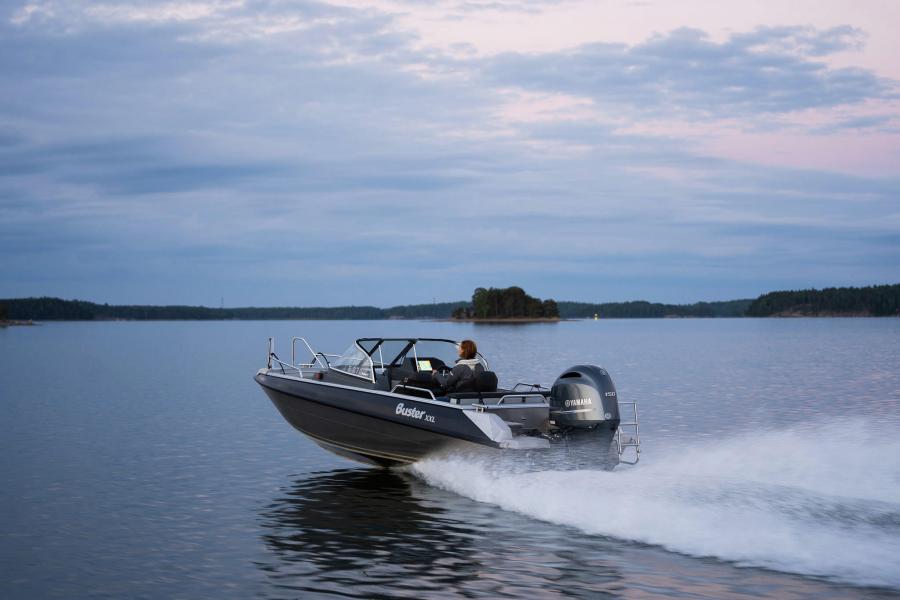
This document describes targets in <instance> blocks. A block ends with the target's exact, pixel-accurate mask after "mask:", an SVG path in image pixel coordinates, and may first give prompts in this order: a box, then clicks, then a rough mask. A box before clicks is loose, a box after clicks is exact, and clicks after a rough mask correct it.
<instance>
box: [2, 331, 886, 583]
mask: <svg viewBox="0 0 900 600" xmlns="http://www.w3.org/2000/svg"><path fill="white" fill-rule="evenodd" d="M269 335H274V336H275V337H276V338H277V340H278V342H280V345H279V354H280V355H281V356H282V357H284V356H286V355H289V354H290V349H289V345H288V343H289V339H290V336H292V335H303V336H306V337H307V338H309V339H310V341H311V342H312V343H313V344H314V345H315V346H316V348H317V349H318V350H322V351H326V352H340V351H342V350H343V349H344V348H345V347H346V346H347V345H349V343H350V342H351V341H352V340H353V339H354V338H356V337H363V336H429V337H449V338H454V339H462V338H465V337H471V338H473V339H475V340H476V341H477V342H478V343H479V346H480V349H481V351H482V353H483V354H484V355H485V356H486V357H487V358H488V360H489V361H490V363H491V367H492V368H493V369H494V370H495V371H497V372H498V374H499V376H500V382H501V385H511V384H513V383H515V382H517V381H527V382H542V383H545V384H549V383H552V381H553V380H554V379H555V378H556V376H557V375H558V374H560V373H561V372H562V371H563V370H564V369H565V368H567V367H569V366H571V365H574V364H578V363H594V364H598V365H601V366H603V367H605V368H607V369H608V370H609V371H610V373H611V375H612V376H613V379H614V381H615V382H616V385H617V387H618V391H619V395H620V397H621V398H622V399H623V400H636V401H638V403H639V409H640V416H641V434H642V440H643V442H644V443H643V455H642V460H641V462H640V464H639V465H638V466H636V467H629V468H623V467H620V468H618V469H617V470H616V471H613V472H599V471H549V470H547V471H540V472H533V473H524V474H523V473H513V472H503V471H501V470H499V469H498V468H497V467H496V464H492V462H491V461H490V460H489V459H478V460H476V459H472V458H471V457H469V458H458V459H454V458H449V459H444V460H440V461H437V460H432V461H426V462H424V463H421V464H418V465H415V466H414V467H412V468H407V469H406V470H403V471H379V470H374V469H369V468H366V467H363V466H358V465H356V464H355V463H351V462H348V461H345V460H343V459H340V458H337V457H334V456H332V455H330V454H328V453H326V452H325V451H323V450H321V449H319V448H318V447H317V446H315V445H314V444H313V443H311V442H309V441H308V440H306V439H305V438H304V437H303V436H301V435H300V434H298V433H296V432H295V431H294V430H293V429H292V428H291V427H290V426H289V425H287V423H285V422H284V421H283V420H282V419H281V417H280V415H279V414H278V413H277V412H276V410H275V408H274V407H273V406H272V405H271V403H270V402H269V401H268V400H267V399H266V397H265V395H264V394H263V393H262V391H261V390H260V389H258V387H257V385H256V384H255V383H254V382H253V380H252V376H253V374H254V373H255V371H256V370H257V369H258V368H259V367H261V366H263V365H264V362H265V351H266V350H265V339H266V337H267V336H269ZM0 409H2V418H0V451H2V456H3V460H2V462H0V481H2V487H0V598H4V599H13V598H107V597H108V598H207V597H210V598H211V597H216V598H221V597H235V598H250V597H255V598H337V597H340V598H346V597H351V598H423V597H427V598H456V597H468V598H479V597H484V598H498V597H512V598H518V597H521V598H541V599H545V598H546V599H554V598H598V597H610V598H617V597H624V598H668V597H686V598H703V597H706V598H751V597H754V598H758V597H777V598H887V597H900V319H796V320H776V319H760V320H750V319H746V320H741V319H735V320H729V319H722V320H621V321H586V322H565V323H559V324H551V325H527V326H484V325H482V326H478V325H471V324H455V323H434V322H414V321H410V322H406V321H372V322H360V321H353V322H348V321H340V322H321V321H320V322H297V321H293V322H186V323H181V322H164V323H125V322H123V323H53V324H47V325H43V326H40V327H30V328H26V327H14V328H8V329H5V330H2V329H0Z"/></svg>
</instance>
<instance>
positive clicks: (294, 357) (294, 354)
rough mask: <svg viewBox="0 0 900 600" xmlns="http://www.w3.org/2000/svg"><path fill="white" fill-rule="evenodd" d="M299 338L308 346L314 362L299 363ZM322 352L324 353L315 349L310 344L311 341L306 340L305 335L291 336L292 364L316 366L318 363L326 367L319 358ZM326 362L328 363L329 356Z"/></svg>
mask: <svg viewBox="0 0 900 600" xmlns="http://www.w3.org/2000/svg"><path fill="white" fill-rule="evenodd" d="M297 340H300V341H301V342H303V344H304V345H305V346H306V349H307V350H309V353H310V354H312V357H313V362H311V363H303V364H301V365H297ZM320 354H322V353H321V352H316V351H315V350H313V347H312V346H310V344H309V342H307V341H306V338H303V337H292V338H291V364H292V365H297V366H299V367H309V368H313V367H314V366H316V364H318V365H319V366H320V367H321V368H323V369H325V368H326V365H323V364H322V361H320V360H319V355H320ZM322 356H323V357H324V356H325V355H324V354H322ZM325 362H326V363H327V362H328V359H327V358H326V359H325Z"/></svg>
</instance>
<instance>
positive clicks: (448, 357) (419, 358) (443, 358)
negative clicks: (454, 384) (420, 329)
mask: <svg viewBox="0 0 900 600" xmlns="http://www.w3.org/2000/svg"><path fill="white" fill-rule="evenodd" d="M404 358H412V359H413V360H414V363H413V364H415V366H416V369H417V370H419V371H431V370H432V369H437V368H438V367H441V366H447V367H450V368H451V369H452V368H453V366H454V365H455V364H456V361H457V360H458V359H459V344H457V343H456V342H452V341H450V340H418V341H417V342H416V344H415V345H414V346H413V347H412V348H410V349H409V351H407V352H406V355H405V357H404ZM476 358H477V359H478V360H479V362H481V365H482V366H483V367H484V368H485V370H487V368H488V365H487V361H485V360H484V358H482V356H481V355H480V354H479V355H477V356H476Z"/></svg>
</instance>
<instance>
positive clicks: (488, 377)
mask: <svg viewBox="0 0 900 600" xmlns="http://www.w3.org/2000/svg"><path fill="white" fill-rule="evenodd" d="M473 387H474V388H475V391H476V392H481V393H489V392H496V391H497V374H496V373H494V372H493V371H478V372H477V373H475V381H474V385H473Z"/></svg>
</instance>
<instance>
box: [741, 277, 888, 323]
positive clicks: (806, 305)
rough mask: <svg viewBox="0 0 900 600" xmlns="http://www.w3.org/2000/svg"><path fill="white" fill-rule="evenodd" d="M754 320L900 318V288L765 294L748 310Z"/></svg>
mask: <svg viewBox="0 0 900 600" xmlns="http://www.w3.org/2000/svg"><path fill="white" fill-rule="evenodd" d="M747 315H748V316H751V317H770V316H778V315H805V316H819V315H860V316H866V315H871V316H873V317H888V316H898V315H900V284H895V285H873V286H867V287H860V288H855V287H841V288H825V289H823V290H797V291H784V292H770V293H768V294H763V295H762V296H760V297H759V298H757V299H756V300H754V301H753V303H752V304H751V305H750V306H749V307H748V308H747Z"/></svg>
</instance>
